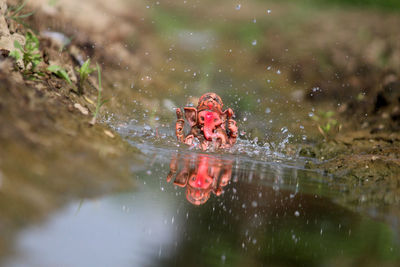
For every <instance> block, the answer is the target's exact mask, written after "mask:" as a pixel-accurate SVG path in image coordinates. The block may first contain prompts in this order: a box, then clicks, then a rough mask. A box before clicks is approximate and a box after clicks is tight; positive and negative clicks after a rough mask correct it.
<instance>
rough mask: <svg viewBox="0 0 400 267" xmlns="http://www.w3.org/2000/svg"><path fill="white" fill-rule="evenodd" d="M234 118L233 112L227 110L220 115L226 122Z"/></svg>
mask: <svg viewBox="0 0 400 267" xmlns="http://www.w3.org/2000/svg"><path fill="white" fill-rule="evenodd" d="M233 116H234V113H233V110H232V109H230V108H228V109H227V110H225V111H224V113H222V115H221V118H222V119H223V121H226V120H227V119H228V120H229V119H231V118H232V117H233Z"/></svg>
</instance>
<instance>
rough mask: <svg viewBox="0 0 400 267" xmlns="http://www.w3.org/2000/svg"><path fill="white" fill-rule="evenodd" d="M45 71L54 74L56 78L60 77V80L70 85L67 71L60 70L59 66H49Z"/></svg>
mask: <svg viewBox="0 0 400 267" xmlns="http://www.w3.org/2000/svg"><path fill="white" fill-rule="evenodd" d="M47 70H48V71H50V72H52V73H54V74H55V75H56V76H58V77H60V78H61V79H63V80H65V81H66V82H67V83H69V84H70V85H72V82H71V79H70V78H69V76H68V73H67V71H66V70H64V69H63V68H61V67H60V66H57V65H50V66H49V67H48V68H47Z"/></svg>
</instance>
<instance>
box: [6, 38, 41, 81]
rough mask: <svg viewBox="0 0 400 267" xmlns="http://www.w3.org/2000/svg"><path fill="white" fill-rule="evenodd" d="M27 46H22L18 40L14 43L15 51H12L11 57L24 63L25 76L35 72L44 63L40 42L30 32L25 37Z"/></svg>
mask: <svg viewBox="0 0 400 267" xmlns="http://www.w3.org/2000/svg"><path fill="white" fill-rule="evenodd" d="M25 39H26V41H25V46H22V45H21V44H20V43H19V42H18V41H17V40H15V41H14V47H15V48H16V49H15V50H13V51H11V53H10V56H11V57H13V58H15V59H16V60H19V59H22V62H23V63H24V69H25V74H27V73H29V72H31V73H33V72H34V71H35V68H36V66H37V65H38V64H39V63H40V62H42V60H43V59H42V55H41V54H40V51H39V40H38V38H37V37H36V36H35V35H34V34H33V33H32V32H30V31H28V32H27V33H26V35H25Z"/></svg>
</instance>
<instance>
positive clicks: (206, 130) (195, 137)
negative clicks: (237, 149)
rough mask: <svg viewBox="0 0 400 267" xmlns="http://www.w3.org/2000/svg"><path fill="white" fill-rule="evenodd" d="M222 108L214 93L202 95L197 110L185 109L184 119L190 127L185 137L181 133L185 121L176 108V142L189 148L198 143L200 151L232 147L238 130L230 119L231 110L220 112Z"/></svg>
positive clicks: (219, 99)
mask: <svg viewBox="0 0 400 267" xmlns="http://www.w3.org/2000/svg"><path fill="white" fill-rule="evenodd" d="M222 107H223V103H222V100H221V98H220V97H219V96H218V95H217V94H215V93H206V94H204V95H202V96H201V97H200V99H199V103H198V105H197V108H194V107H185V108H184V111H185V118H186V120H187V121H188V123H189V125H190V127H191V129H190V133H189V134H188V135H187V136H185V134H184V132H183V127H184V124H185V121H184V119H183V114H182V111H181V109H179V108H177V109H176V116H177V118H178V119H177V121H176V125H175V130H176V131H175V133H176V137H177V138H178V141H180V142H183V143H185V144H187V145H191V146H192V145H196V143H198V144H199V145H200V148H201V149H202V150H207V149H208V148H211V147H212V148H214V149H217V148H230V147H232V146H233V145H234V144H235V143H236V138H237V136H238V129H237V126H236V121H235V120H233V119H232V117H233V116H234V113H233V110H232V109H230V108H228V109H227V110H225V111H222ZM226 124H227V125H228V129H226Z"/></svg>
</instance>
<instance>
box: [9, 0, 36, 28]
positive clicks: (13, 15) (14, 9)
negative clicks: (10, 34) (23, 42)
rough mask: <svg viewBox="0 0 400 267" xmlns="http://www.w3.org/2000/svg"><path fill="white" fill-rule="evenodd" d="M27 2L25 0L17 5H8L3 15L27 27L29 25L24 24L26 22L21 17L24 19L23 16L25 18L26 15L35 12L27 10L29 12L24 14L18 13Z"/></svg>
mask: <svg viewBox="0 0 400 267" xmlns="http://www.w3.org/2000/svg"><path fill="white" fill-rule="evenodd" d="M27 2H28V1H27V0H26V1H24V2H22V3H21V4H20V5H17V6H10V7H9V8H8V9H7V11H6V14H5V17H6V18H7V19H12V20H14V21H15V22H17V23H19V24H21V25H23V26H25V27H27V28H29V26H28V25H26V24H25V23H24V22H23V21H22V19H25V18H27V17H30V16H32V15H33V14H34V13H35V12H29V13H25V14H20V13H21V12H22V10H23V9H24V7H25V6H26V3H27Z"/></svg>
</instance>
